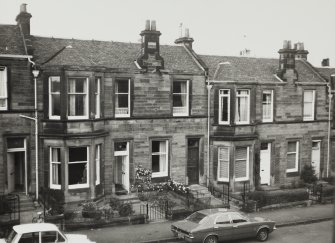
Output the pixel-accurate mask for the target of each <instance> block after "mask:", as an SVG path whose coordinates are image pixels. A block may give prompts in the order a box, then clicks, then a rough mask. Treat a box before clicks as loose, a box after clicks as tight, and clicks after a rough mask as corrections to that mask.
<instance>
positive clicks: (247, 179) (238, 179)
mask: <svg viewBox="0 0 335 243" xmlns="http://www.w3.org/2000/svg"><path fill="white" fill-rule="evenodd" d="M244 181H249V178H248V177H243V178H237V179H236V178H235V182H244Z"/></svg>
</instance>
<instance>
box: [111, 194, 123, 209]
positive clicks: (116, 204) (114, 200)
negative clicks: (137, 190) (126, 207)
mask: <svg viewBox="0 0 335 243" xmlns="http://www.w3.org/2000/svg"><path fill="white" fill-rule="evenodd" d="M120 205H121V202H120V200H119V199H117V198H115V197H112V198H111V199H110V201H109V206H110V207H111V209H112V210H116V211H117V210H118V209H119V207H120Z"/></svg>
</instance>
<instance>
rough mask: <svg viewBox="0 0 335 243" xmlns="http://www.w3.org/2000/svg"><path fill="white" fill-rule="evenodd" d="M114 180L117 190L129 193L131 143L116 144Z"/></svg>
mask: <svg viewBox="0 0 335 243" xmlns="http://www.w3.org/2000/svg"><path fill="white" fill-rule="evenodd" d="M114 182H115V190H116V191H126V193H129V189H130V188H129V186H130V183H129V143H128V142H117V143H115V144H114Z"/></svg>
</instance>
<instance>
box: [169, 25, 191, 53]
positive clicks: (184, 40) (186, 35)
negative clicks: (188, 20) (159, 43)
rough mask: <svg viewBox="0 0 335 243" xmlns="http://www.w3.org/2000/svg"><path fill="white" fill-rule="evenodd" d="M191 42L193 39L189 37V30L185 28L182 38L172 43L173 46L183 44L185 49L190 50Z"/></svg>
mask: <svg viewBox="0 0 335 243" xmlns="http://www.w3.org/2000/svg"><path fill="white" fill-rule="evenodd" d="M193 42H194V39H193V38H192V37H190V30H189V29H188V28H185V33H184V36H183V37H180V38H178V39H177V40H175V41H174V43H175V44H184V45H185V46H186V47H188V48H190V49H192V43H193Z"/></svg>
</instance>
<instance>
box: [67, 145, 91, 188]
mask: <svg viewBox="0 0 335 243" xmlns="http://www.w3.org/2000/svg"><path fill="white" fill-rule="evenodd" d="M68 156H69V160H68V180H69V189H75V188H86V187H88V182H89V180H88V178H89V177H88V173H89V148H88V147H69V155H68Z"/></svg>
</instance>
